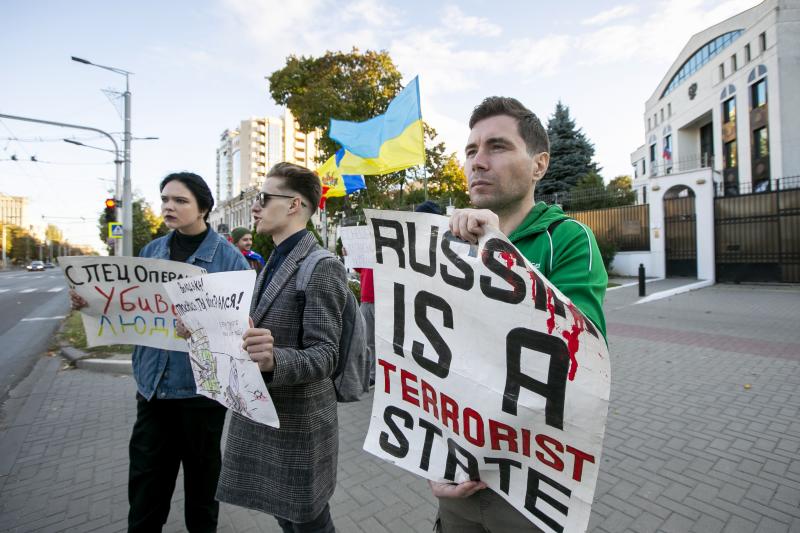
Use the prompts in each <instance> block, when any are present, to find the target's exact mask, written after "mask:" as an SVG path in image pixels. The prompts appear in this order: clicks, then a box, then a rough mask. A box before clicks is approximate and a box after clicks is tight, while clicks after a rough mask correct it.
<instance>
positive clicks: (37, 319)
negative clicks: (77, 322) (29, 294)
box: [20, 315, 66, 322]
mask: <svg viewBox="0 0 800 533" xmlns="http://www.w3.org/2000/svg"><path fill="white" fill-rule="evenodd" d="M62 318H66V317H65V316H64V315H58V316H34V317H30V318H23V319H22V320H20V322H37V321H39V320H61V319H62Z"/></svg>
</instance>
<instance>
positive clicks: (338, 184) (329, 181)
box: [317, 148, 367, 209]
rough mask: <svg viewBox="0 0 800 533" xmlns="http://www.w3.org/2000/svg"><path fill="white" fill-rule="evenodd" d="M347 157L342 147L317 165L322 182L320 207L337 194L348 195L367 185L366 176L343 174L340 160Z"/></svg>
mask: <svg viewBox="0 0 800 533" xmlns="http://www.w3.org/2000/svg"><path fill="white" fill-rule="evenodd" d="M343 157H345V149H344V148H340V149H339V150H337V152H336V153H335V154H333V155H332V156H331V157H330V158H329V159H328V160H327V161H325V162H324V163H323V164H321V165H320V166H319V167H317V175H318V176H319V179H320V181H321V182H322V199H321V200H320V204H319V207H320V209H321V208H323V207H325V200H327V199H328V198H334V197H336V196H346V195H348V194H352V193H354V192H356V191H360V190H361V189H365V188H366V187H367V185H366V183H364V176H360V175H352V174H342V170H341V168H339V162H340V161H341V160H342V158H343Z"/></svg>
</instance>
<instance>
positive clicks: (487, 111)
mask: <svg viewBox="0 0 800 533" xmlns="http://www.w3.org/2000/svg"><path fill="white" fill-rule="evenodd" d="M498 115H506V116H509V117H511V118H515V119H517V131H519V135H520V137H522V140H524V141H525V146H526V147H527V149H528V153H529V154H530V155H536V154H538V153H541V152H549V151H550V139H549V138H548V137H547V130H545V129H544V126H542V123H541V122H540V121H539V117H537V116H536V114H535V113H534V112H533V111H531V110H530V109H528V108H527V107H525V106H524V105H522V103H520V101H519V100H517V99H516V98H509V97H507V96H490V97H488V98H486V99H485V100H484V101H483V102H481V103H480V105H478V106H477V107H475V109H473V110H472V115H471V116H470V117H469V128H470V129H472V128H473V127H474V126H475V124H477V123H478V122H480V121H481V120H483V119H486V118H490V117H496V116H498Z"/></svg>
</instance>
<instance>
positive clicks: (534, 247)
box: [508, 202, 608, 337]
mask: <svg viewBox="0 0 800 533" xmlns="http://www.w3.org/2000/svg"><path fill="white" fill-rule="evenodd" d="M556 222H558V224H555V223H556ZM548 228H550V231H548ZM508 238H509V240H510V241H511V242H512V243H513V244H514V246H516V247H517V249H519V251H520V252H522V255H524V256H525V258H526V259H527V260H528V261H530V262H531V263H533V264H534V266H536V268H538V269H539V271H540V272H541V273H542V274H544V277H546V278H547V279H548V280H549V281H550V283H552V284H553V285H555V286H556V287H557V288H558V290H560V291H561V292H562V293H564V295H565V296H566V297H567V298H569V299H570V300H572V303H573V304H575V307H577V308H578V309H580V311H581V312H582V313H583V314H584V315H586V317H587V318H589V319H590V320H591V321H592V323H593V324H594V325H595V326H596V327H597V329H598V330H600V332H601V333H602V334H603V337H605V336H606V319H605V316H604V314H603V298H604V296H605V293H606V287H607V286H608V274H607V273H606V269H605V266H604V265H603V259H602V257H601V256H600V249H599V248H598V247H597V241H596V240H595V237H594V234H593V233H592V230H591V229H589V228H588V227H587V226H586V225H584V224H581V223H580V222H578V221H577V220H574V219H572V218H570V217H569V216H567V215H566V214H565V213H564V211H562V210H561V208H560V207H558V206H556V205H551V206H548V205H546V204H545V203H544V202H538V203H536V205H534V206H533V209H531V211H530V213H528V216H526V217H525V220H523V221H522V223H521V224H520V225H519V226H518V227H517V228H516V229H515V230H514V231H512V232H511V235H509V236H508Z"/></svg>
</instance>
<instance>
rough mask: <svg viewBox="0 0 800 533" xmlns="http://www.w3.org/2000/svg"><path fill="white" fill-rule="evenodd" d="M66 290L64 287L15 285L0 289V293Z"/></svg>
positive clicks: (38, 292) (37, 292) (56, 291)
mask: <svg viewBox="0 0 800 533" xmlns="http://www.w3.org/2000/svg"><path fill="white" fill-rule="evenodd" d="M65 290H67V288H66V287H64V286H61V287H49V288H44V287H42V288H39V287H15V288H12V289H0V294H33V293H35V294H43V293H51V294H52V293H58V292H61V291H65Z"/></svg>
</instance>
